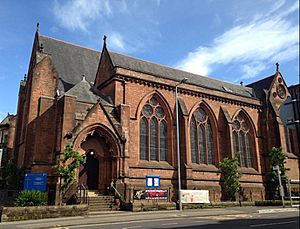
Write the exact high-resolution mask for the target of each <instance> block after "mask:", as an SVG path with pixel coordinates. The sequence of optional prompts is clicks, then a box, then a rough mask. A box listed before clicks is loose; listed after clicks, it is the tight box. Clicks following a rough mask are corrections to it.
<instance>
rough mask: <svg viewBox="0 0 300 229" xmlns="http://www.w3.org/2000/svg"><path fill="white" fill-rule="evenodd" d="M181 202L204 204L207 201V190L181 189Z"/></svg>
mask: <svg viewBox="0 0 300 229" xmlns="http://www.w3.org/2000/svg"><path fill="white" fill-rule="evenodd" d="M181 202H182V203H184V204H206V203H210V202H209V191H208V190H181Z"/></svg>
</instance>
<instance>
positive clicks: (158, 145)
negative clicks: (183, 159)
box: [140, 96, 168, 161]
mask: <svg viewBox="0 0 300 229" xmlns="http://www.w3.org/2000/svg"><path fill="white" fill-rule="evenodd" d="M167 139H168V131H167V119H166V113H165V111H164V108H163V107H162V106H161V104H160V103H159V100H158V99H157V98H156V97H154V96H153V97H152V98H150V99H149V100H148V101H147V102H146V104H145V105H144V106H143V109H142V111H141V114H140V160H147V161H149V160H150V161H167V153H168V142H167Z"/></svg>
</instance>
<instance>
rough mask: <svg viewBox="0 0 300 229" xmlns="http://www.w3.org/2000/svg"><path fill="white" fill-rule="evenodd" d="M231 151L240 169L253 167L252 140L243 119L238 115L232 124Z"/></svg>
mask: <svg viewBox="0 0 300 229" xmlns="http://www.w3.org/2000/svg"><path fill="white" fill-rule="evenodd" d="M232 129H233V134H232V136H233V149H234V153H237V154H238V157H239V162H240V166H241V167H253V149H252V147H253V139H252V135H251V133H250V129H249V126H248V124H247V123H246V121H245V119H244V118H243V117H242V116H241V115H238V116H237V117H236V118H235V120H234V121H233V124H232Z"/></svg>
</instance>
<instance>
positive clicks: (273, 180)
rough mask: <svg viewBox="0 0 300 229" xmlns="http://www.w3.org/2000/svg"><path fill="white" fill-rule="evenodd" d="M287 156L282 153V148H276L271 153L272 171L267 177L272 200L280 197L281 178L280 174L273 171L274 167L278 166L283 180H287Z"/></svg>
mask: <svg viewBox="0 0 300 229" xmlns="http://www.w3.org/2000/svg"><path fill="white" fill-rule="evenodd" d="M285 159H286V156H285V154H284V153H283V151H282V148H281V147H279V148H275V147H273V148H272V150H271V152H270V153H269V160H270V170H269V173H268V177H267V179H268V180H267V182H268V189H269V192H270V194H271V197H272V198H276V197H279V180H278V179H279V177H278V172H277V171H275V170H273V166H276V165H278V166H279V170H280V176H281V178H282V180H285V179H286V176H285V172H286V170H287V169H286V168H285V166H284V164H285Z"/></svg>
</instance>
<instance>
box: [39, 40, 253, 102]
mask: <svg viewBox="0 0 300 229" xmlns="http://www.w3.org/2000/svg"><path fill="white" fill-rule="evenodd" d="M39 43H40V45H41V44H43V46H44V52H45V53H48V54H51V56H52V60H53V62H54V65H55V68H56V70H57V71H58V74H59V77H60V78H61V82H60V83H59V85H60V86H59V89H60V90H62V91H64V92H66V91H68V90H69V89H70V88H72V87H73V86H74V85H75V84H77V83H79V82H80V81H81V79H82V75H83V74H85V76H86V78H87V81H88V82H94V79H95V76H96V72H97V68H98V64H99V59H100V52H98V51H95V50H92V49H88V48H85V47H81V46H78V45H74V44H70V43H67V42H64V41H60V40H56V39H53V38H50V37H46V36H43V35H40V36H39ZM109 54H110V57H111V60H112V62H113V65H114V66H117V67H122V68H126V69H130V70H134V71H139V72H144V73H148V74H151V75H154V76H157V77H161V78H166V79H171V80H175V81H178V82H179V81H181V80H182V79H183V78H185V77H186V78H188V82H187V83H189V84H193V85H196V86H202V87H206V88H211V89H214V90H218V91H222V92H225V93H231V94H236V95H241V96H246V97H255V96H254V94H253V89H252V88H250V87H245V86H240V85H236V84H232V83H227V82H224V81H220V80H216V79H212V78H208V77H204V76H200V75H196V74H192V73H189V72H185V71H181V70H177V69H174V68H170V67H167V66H163V65H160V64H155V63H151V62H148V61H144V60H140V59H137V58H133V57H129V56H125V55H121V54H118V53H115V52H109Z"/></svg>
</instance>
